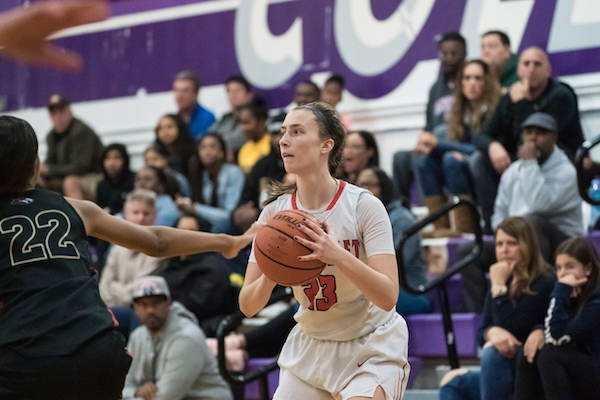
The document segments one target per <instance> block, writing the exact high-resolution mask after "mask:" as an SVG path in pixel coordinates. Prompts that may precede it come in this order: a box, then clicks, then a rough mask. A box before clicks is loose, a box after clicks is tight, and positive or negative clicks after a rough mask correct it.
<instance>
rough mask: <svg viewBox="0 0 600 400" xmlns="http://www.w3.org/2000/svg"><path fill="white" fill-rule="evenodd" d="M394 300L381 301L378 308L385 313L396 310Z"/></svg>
mask: <svg viewBox="0 0 600 400" xmlns="http://www.w3.org/2000/svg"><path fill="white" fill-rule="evenodd" d="M396 300H397V299H393V300H389V299H385V301H382V302H381V304H379V307H380V308H382V309H383V310H385V311H391V310H392V309H394V308H396Z"/></svg>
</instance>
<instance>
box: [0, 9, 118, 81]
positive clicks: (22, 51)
mask: <svg viewBox="0 0 600 400" xmlns="http://www.w3.org/2000/svg"><path fill="white" fill-rule="evenodd" d="M108 16H109V7H108V3H107V2H106V1H104V0H61V1H44V2H36V3H33V4H32V5H31V6H29V7H25V8H24V7H19V8H15V9H13V10H10V11H7V12H5V13H2V14H0V47H2V53H3V54H5V55H7V56H9V57H11V58H13V59H15V60H18V61H22V62H25V63H28V64H34V65H46V66H51V67H55V68H59V69H63V70H67V71H76V70H78V69H79V68H80V67H81V63H82V62H81V57H79V55H77V54H75V53H73V52H70V51H68V50H65V49H63V48H60V47H57V46H54V45H53V44H51V43H50V42H49V41H48V40H47V39H48V36H50V35H52V34H53V33H55V32H57V31H60V30H62V29H66V28H71V27H74V26H78V25H83V24H89V23H92V22H98V21H102V20H105V19H106V18H108Z"/></svg>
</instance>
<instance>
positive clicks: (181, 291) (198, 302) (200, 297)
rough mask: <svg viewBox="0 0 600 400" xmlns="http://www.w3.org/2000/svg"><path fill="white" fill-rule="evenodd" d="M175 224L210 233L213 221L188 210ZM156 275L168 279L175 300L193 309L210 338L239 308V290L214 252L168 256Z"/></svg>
mask: <svg viewBox="0 0 600 400" xmlns="http://www.w3.org/2000/svg"><path fill="white" fill-rule="evenodd" d="M175 226H176V227H177V228H179V229H186V230H189V231H202V232H208V231H209V230H210V224H209V223H208V222H207V221H206V220H204V219H203V218H202V217H200V216H199V215H198V214H195V213H192V214H188V213H184V214H183V215H182V217H181V218H180V219H179V220H178V221H177V223H176V224H175ZM152 275H160V276H162V277H163V278H165V281H166V282H167V284H168V285H169V289H170V290H171V297H172V299H173V300H175V301H178V302H179V303H181V304H183V305H184V306H185V308H187V309H188V310H190V311H191V312H192V313H194V315H195V316H196V318H198V322H199V324H200V328H202V331H203V332H204V334H205V335H206V336H207V337H215V335H216V332H217V327H218V325H219V323H220V322H221V320H223V318H225V317H226V316H227V315H229V314H232V313H234V312H235V311H236V310H237V309H238V307H237V295H238V291H239V290H238V289H237V288H235V287H234V286H232V285H231V283H230V281H229V274H228V273H227V270H226V268H225V267H224V265H223V263H222V262H221V261H220V260H219V259H218V258H217V257H216V256H215V255H214V254H212V253H200V254H193V255H189V256H180V257H172V258H168V259H166V260H164V261H162V262H161V263H160V265H159V266H158V268H157V269H156V270H155V271H154V272H153V273H152Z"/></svg>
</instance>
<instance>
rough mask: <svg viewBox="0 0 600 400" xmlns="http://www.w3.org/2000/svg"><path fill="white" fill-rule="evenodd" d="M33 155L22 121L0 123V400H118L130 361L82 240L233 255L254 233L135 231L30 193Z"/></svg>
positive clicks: (162, 253)
mask: <svg viewBox="0 0 600 400" xmlns="http://www.w3.org/2000/svg"><path fill="white" fill-rule="evenodd" d="M37 148H38V144H37V138H36V135H35V132H34V131H33V129H32V128H31V126H30V125H29V124H28V123H27V122H25V121H23V120H20V119H18V118H14V117H8V116H1V117H0V399H2V400H13V399H15V400H16V399H19V400H25V399H32V400H38V399H40V400H41V399H43V400H49V399H57V400H58V399H60V400H70V399H73V400H76V399H77V400H79V399H81V400H83V399H85V400H90V399H92V400H94V399H98V400H112V399H119V398H120V397H121V390H122V388H123V384H124V379H125V375H126V373H127V370H128V368H129V364H130V362H131V357H130V356H129V355H128V354H127V351H126V349H125V340H124V339H123V337H122V336H121V335H120V334H119V333H117V332H116V331H115V329H114V325H115V322H114V318H113V317H112V315H111V313H110V312H109V311H108V310H107V308H106V306H105V304H104V302H103V301H102V299H101V298H100V295H99V292H98V281H97V278H96V277H94V276H93V275H94V274H93V272H92V270H91V269H90V266H89V265H90V263H89V255H88V251H87V241H86V236H87V235H90V236H96V237H98V238H100V239H103V240H106V241H110V242H113V243H116V244H118V245H120V246H124V247H129V248H133V249H136V250H139V251H142V252H144V253H147V254H149V255H153V256H159V257H171V256H175V255H182V254H196V253H200V252H205V251H220V252H222V253H223V254H224V255H225V256H226V257H233V256H235V255H237V253H238V251H239V250H240V249H242V248H243V247H245V246H246V245H247V244H248V243H250V241H251V240H252V238H253V236H254V231H255V230H256V227H253V228H251V230H249V231H248V232H246V233H245V234H244V235H241V236H235V237H234V236H229V235H214V234H208V233H204V232H192V231H185V230H178V229H174V228H165V227H143V226H139V225H134V224H131V223H128V222H127V221H124V220H122V219H119V218H115V217H113V216H111V215H109V214H107V213H105V212H104V211H102V210H101V209H100V208H99V207H98V206H96V205H95V204H93V203H91V202H87V201H79V200H73V199H67V200H66V199H64V198H63V197H62V196H60V195H58V194H55V193H52V192H47V191H39V190H35V189H34V183H35V181H36V177H37V173H38V171H39V158H38V156H37Z"/></svg>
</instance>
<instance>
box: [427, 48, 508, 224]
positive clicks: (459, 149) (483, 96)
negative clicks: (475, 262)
mask: <svg viewBox="0 0 600 400" xmlns="http://www.w3.org/2000/svg"><path fill="white" fill-rule="evenodd" d="M458 82H460V84H459V85H457V87H456V90H455V93H454V103H453V105H452V109H451V111H450V115H449V117H448V119H447V121H446V123H445V124H444V125H439V126H437V127H436V128H435V129H434V130H433V131H434V132H433V133H431V132H422V133H421V134H420V136H419V139H418V142H417V145H416V147H415V151H418V152H421V153H423V154H424V155H425V156H424V157H423V158H422V159H421V160H419V162H418V177H419V183H420V185H421V189H422V190H423V195H424V196H425V205H426V206H427V207H428V208H429V211H430V212H432V211H435V210H436V209H437V208H439V207H440V206H441V205H442V204H444V203H445V202H446V193H448V194H450V195H462V196H470V195H471V192H472V189H471V186H472V185H471V175H470V173H469V167H468V164H467V160H466V157H467V156H468V155H469V154H472V153H473V152H474V151H475V150H476V148H475V144H474V141H475V140H476V136H477V135H478V134H479V132H480V131H481V129H482V128H483V125H484V124H485V123H486V121H487V120H488V118H489V117H490V116H491V115H492V113H493V112H494V109H495V108H496V105H497V103H498V99H499V98H500V95H501V89H500V84H499V83H498V80H497V78H496V77H495V75H494V72H493V71H492V69H491V68H490V67H489V66H488V65H487V64H486V63H485V62H483V61H481V60H479V59H475V60H470V61H467V62H466V63H465V65H464V67H463V69H462V71H461V72H460V74H459V77H458ZM461 211H462V209H460V208H459V209H457V211H456V212H457V214H458V215H456V218H455V223H454V226H452V229H453V230H454V231H458V232H472V229H473V226H472V224H473V222H472V221H470V219H469V218H468V214H465V212H461ZM438 221H439V222H438V223H437V225H436V229H437V230H438V231H439V232H438V234H437V236H443V235H447V234H449V232H448V231H447V229H444V228H449V227H450V225H449V221H448V220H438Z"/></svg>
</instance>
